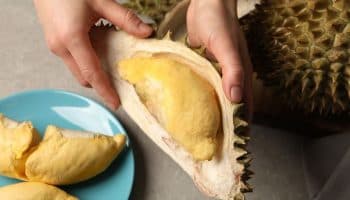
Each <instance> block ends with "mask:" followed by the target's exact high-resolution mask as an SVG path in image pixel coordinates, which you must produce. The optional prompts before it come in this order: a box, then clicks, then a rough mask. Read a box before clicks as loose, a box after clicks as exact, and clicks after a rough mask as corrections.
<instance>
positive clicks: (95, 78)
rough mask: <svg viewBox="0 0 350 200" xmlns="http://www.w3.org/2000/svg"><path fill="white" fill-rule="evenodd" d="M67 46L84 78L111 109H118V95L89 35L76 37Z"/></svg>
mask: <svg viewBox="0 0 350 200" xmlns="http://www.w3.org/2000/svg"><path fill="white" fill-rule="evenodd" d="M67 46H68V50H69V51H70V53H71V54H72V56H73V58H74V60H75V61H76V63H77V64H78V66H79V69H80V73H81V75H82V76H83V78H84V79H85V80H86V81H88V82H89V83H90V85H91V86H92V87H93V88H94V89H95V90H96V92H97V93H98V94H99V95H100V96H101V97H102V98H103V99H104V101H105V102H106V103H107V105H109V107H110V108H111V109H113V110H115V109H117V107H118V106H119V98H118V95H117V93H116V90H115V88H114V87H113V86H112V83H111V81H110V79H109V77H108V76H107V74H106V73H105V72H104V71H103V69H102V67H101V65H100V62H99V59H98V57H97V55H96V53H95V51H94V49H93V48H92V46H91V43H90V40H89V36H88V35H85V34H82V35H81V36H79V37H75V38H74V39H72V40H71V41H70V42H69V43H68V44H67Z"/></svg>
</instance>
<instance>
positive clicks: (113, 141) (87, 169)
mask: <svg viewBox="0 0 350 200" xmlns="http://www.w3.org/2000/svg"><path fill="white" fill-rule="evenodd" d="M125 141H126V137H125V135H122V134H118V135H115V136H113V137H112V136H106V135H101V134H97V133H88V132H81V131H71V130H65V129H61V128H58V127H55V126H51V125H50V126H48V127H47V129H46V132H45V137H44V139H43V141H42V142H41V143H40V145H39V146H38V148H37V149H36V150H35V151H34V152H33V153H32V154H31V155H30V156H29V158H28V160H27V162H26V164H25V167H26V171H25V173H26V176H27V177H28V180H30V181H37V182H44V183H47V184H51V185H68V184H73V183H78V182H81V181H84V180H87V179H89V178H92V177H94V176H96V175H98V174H99V173H101V172H103V171H104V170H105V169H107V167H108V166H109V165H110V164H111V163H112V161H113V160H114V159H115V158H116V157H117V155H118V154H119V153H120V152H121V150H122V149H123V147H124V145H125Z"/></svg>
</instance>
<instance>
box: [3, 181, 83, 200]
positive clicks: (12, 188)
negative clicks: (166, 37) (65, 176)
mask: <svg viewBox="0 0 350 200" xmlns="http://www.w3.org/2000/svg"><path fill="white" fill-rule="evenodd" d="M0 197H1V199H4V200H78V199H77V198H75V197H73V196H70V195H68V194H67V193H66V192H64V191H62V190H60V189H58V188H56V187H54V186H51V185H46V184H44V183H36V182H22V183H17V184H13V185H8V186H5V187H0Z"/></svg>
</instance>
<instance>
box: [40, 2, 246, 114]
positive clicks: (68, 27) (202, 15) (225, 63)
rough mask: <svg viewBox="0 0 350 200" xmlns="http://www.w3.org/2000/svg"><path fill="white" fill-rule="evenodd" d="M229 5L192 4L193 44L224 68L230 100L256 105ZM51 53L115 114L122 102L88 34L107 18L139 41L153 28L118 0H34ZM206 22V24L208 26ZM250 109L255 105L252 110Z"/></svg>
mask: <svg viewBox="0 0 350 200" xmlns="http://www.w3.org/2000/svg"><path fill="white" fill-rule="evenodd" d="M224 2H225V0H192V1H191V3H190V7H189V9H188V12H187V28H188V39H189V41H188V42H189V44H190V45H191V46H193V47H196V46H204V47H206V49H207V54H208V55H209V57H211V58H213V59H216V60H217V61H218V62H219V64H220V66H221V67H222V74H223V78H222V84H223V89H224V92H225V95H226V97H227V98H228V99H229V100H231V101H232V102H234V103H239V102H241V101H242V100H244V101H245V102H248V105H251V101H252V99H251V87H252V86H251V74H252V70H251V69H252V67H251V63H250V59H249V55H248V51H247V48H246V44H245V40H244V37H243V34H242V33H241V30H240V27H239V24H238V19H237V17H235V16H231V15H230V14H229V13H230V12H229V11H228V10H227V9H226V7H225V3H224ZM34 4H35V7H36V10H37V15H38V17H39V20H40V23H41V25H42V27H43V30H44V33H45V38H46V42H47V45H48V47H49V48H50V50H51V51H52V52H53V53H54V54H56V55H57V56H59V57H60V58H61V59H62V60H63V62H64V63H65V64H66V65H67V67H68V68H69V69H70V71H71V72H72V74H73V75H74V77H75V78H76V79H77V80H78V82H79V83H80V84H81V85H83V86H85V87H92V88H94V89H95V90H96V92H97V93H98V94H99V95H100V96H101V97H102V98H103V100H104V101H105V103H106V104H107V105H108V106H109V107H110V108H111V109H113V110H115V109H117V108H118V106H119V104H120V102H119V98H118V94H117V92H116V90H115V88H114V87H113V85H112V83H111V81H110V79H109V77H108V75H107V74H106V73H105V72H104V71H103V70H102V67H101V64H100V62H99V59H98V57H97V55H96V53H95V51H94V49H93V47H92V45H91V43H90V39H89V35H88V32H89V30H90V29H91V27H92V26H93V25H94V24H95V22H96V21H97V20H98V19H100V18H101V17H102V18H105V19H107V20H109V21H110V22H112V23H113V24H114V25H116V26H118V27H119V28H121V29H122V30H124V31H126V32H128V33H129V34H132V35H134V36H136V37H140V38H146V37H148V36H150V35H151V34H152V28H151V27H149V26H148V25H146V24H144V23H143V22H142V21H141V20H140V19H139V18H138V17H137V16H136V15H135V14H134V13H133V12H131V11H130V10H128V9H127V8H124V7H123V6H121V5H119V4H118V3H116V2H115V1H113V0H34ZM203 22H205V23H203ZM249 108H250V109H251V106H249Z"/></svg>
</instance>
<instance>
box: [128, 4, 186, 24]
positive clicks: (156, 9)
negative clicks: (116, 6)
mask: <svg viewBox="0 0 350 200" xmlns="http://www.w3.org/2000/svg"><path fill="white" fill-rule="evenodd" d="M180 1H182V0H129V1H127V2H126V3H125V4H124V5H125V6H127V7H128V8H130V9H132V10H134V11H135V12H137V13H138V14H141V15H146V16H148V17H150V18H152V19H153V20H154V21H155V22H156V24H160V22H161V21H162V20H163V18H164V16H165V15H166V14H167V13H168V12H169V11H170V10H171V9H172V8H173V7H174V6H175V5H176V4H177V3H179V2H180Z"/></svg>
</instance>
